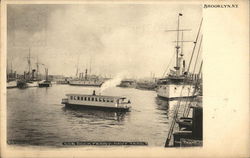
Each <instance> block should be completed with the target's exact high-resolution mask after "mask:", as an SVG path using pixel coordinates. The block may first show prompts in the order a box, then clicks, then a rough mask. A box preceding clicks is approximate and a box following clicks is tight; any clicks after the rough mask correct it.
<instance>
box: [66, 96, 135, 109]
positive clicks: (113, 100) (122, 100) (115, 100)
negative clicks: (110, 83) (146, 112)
mask: <svg viewBox="0 0 250 158" xmlns="http://www.w3.org/2000/svg"><path fill="white" fill-rule="evenodd" d="M66 96H67V98H64V99H62V104H65V106H66V107H71V108H86V109H96V110H108V111H123V112H126V111H129V110H130V108H131V107H130V106H128V104H130V103H131V102H130V100H126V97H118V96H104V95H96V94H95V91H93V94H92V95H86V94H66Z"/></svg>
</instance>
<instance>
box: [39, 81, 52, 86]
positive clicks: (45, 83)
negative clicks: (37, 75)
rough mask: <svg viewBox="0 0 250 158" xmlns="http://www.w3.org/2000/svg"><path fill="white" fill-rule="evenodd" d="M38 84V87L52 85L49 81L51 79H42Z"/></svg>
mask: <svg viewBox="0 0 250 158" xmlns="http://www.w3.org/2000/svg"><path fill="white" fill-rule="evenodd" d="M38 85H39V87H50V86H52V83H51V81H42V82H40V83H39V84H38Z"/></svg>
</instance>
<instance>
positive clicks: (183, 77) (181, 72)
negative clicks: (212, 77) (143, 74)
mask: <svg viewBox="0 0 250 158" xmlns="http://www.w3.org/2000/svg"><path fill="white" fill-rule="evenodd" d="M180 16H182V14H179V16H178V27H177V28H178V29H177V30H176V31H177V41H176V43H177V44H176V46H175V48H176V56H175V57H176V65H175V66H174V69H170V72H169V73H168V74H167V75H166V76H165V77H163V78H161V79H158V81H157V96H158V97H160V98H164V99H167V100H173V99H177V98H187V97H195V96H196V91H195V88H196V87H195V83H196V82H197V80H199V75H198V74H191V73H189V72H188V71H189V68H187V69H186V65H185V60H184V58H183V57H184V54H183V51H182V50H183V31H185V30H180V29H179V17H180ZM180 31H182V41H179V32H180ZM180 42H181V47H180V45H179V43H180ZM194 43H195V44H196V42H194ZM180 49H181V51H180Z"/></svg>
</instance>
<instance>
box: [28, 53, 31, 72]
mask: <svg viewBox="0 0 250 158" xmlns="http://www.w3.org/2000/svg"><path fill="white" fill-rule="evenodd" d="M28 66H29V75H30V69H31V61H30V48H29V56H28Z"/></svg>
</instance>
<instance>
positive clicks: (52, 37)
mask: <svg viewBox="0 0 250 158" xmlns="http://www.w3.org/2000/svg"><path fill="white" fill-rule="evenodd" d="M218 7H220V8H221V9H222V8H223V9H229V8H230V9H231V10H233V9H234V10H237V9H238V7H239V6H238V4H234V3H233V4H232V3H230V4H227V5H224V6H223V5H220V6H216V5H214V6H213V5H210V4H205V5H204V4H202V3H131V2H130V3H112V2H109V1H107V2H101V3H94V2H93V3H87V2H85V3H79V4H78V3H42V2H39V3H37V4H36V3H26V2H25V3H7V4H5V18H6V19H5V22H6V23H5V25H4V26H5V27H2V29H3V28H5V31H6V32H5V34H2V35H3V37H5V45H4V47H5V50H6V52H5V56H4V58H3V54H2V53H1V61H3V62H4V63H5V67H4V68H3V67H2V68H1V73H2V74H1V75H2V79H1V83H3V81H4V83H3V84H1V91H2V92H3V93H2V94H1V98H3V97H4V98H6V99H5V102H4V103H5V104H6V109H5V108H4V110H5V113H6V114H5V115H4V117H6V118H5V123H6V129H5V133H6V139H4V142H2V143H5V144H6V146H7V147H8V148H13V149H22V148H24V149H29V148H30V149H43V150H45V149H46V150H47V149H48V150H64V149H65V150H66V149H67V150H68V149H73V150H74V149H79V148H80V149H82V150H88V149H91V150H93V149H101V150H102V149H104V150H107V149H119V148H122V149H124V150H129V149H140V148H143V149H144V150H147V149H151V148H161V149H164V150H166V151H167V150H171V149H177V151H178V150H186V149H187V150H192V149H196V150H197V149H200V150H202V149H204V144H205V142H204V141H205V139H204V129H208V128H209V127H211V129H213V128H217V126H216V125H215V124H216V123H213V124H212V126H213V125H215V126H214V127H212V126H211V123H207V122H208V121H207V120H208V119H206V120H205V121H204V118H203V112H204V113H205V114H206V117H208V118H211V120H212V119H214V118H215V119H217V118H218V117H217V115H216V110H217V108H219V107H217V108H213V107H212V106H217V104H213V105H211V106H210V107H209V106H208V105H210V103H211V102H213V100H216V99H217V100H218V101H221V100H222V101H221V102H222V104H221V106H222V105H226V104H227V102H228V101H229V102H230V101H232V99H231V100H230V99H228V98H229V97H228V96H227V95H229V94H231V93H228V94H226V93H223V97H220V94H219V93H220V92H221V93H222V92H223V90H221V91H220V85H219V84H220V80H217V79H216V77H214V79H211V76H210V75H209V73H210V72H212V73H213V74H217V73H218V72H219V71H223V70H218V71H217V70H215V69H213V70H212V67H216V64H226V63H228V62H230V61H225V63H223V62H221V58H217V59H216V58H213V61H212V60H211V58H210V57H209V55H208V54H210V55H211V54H212V53H210V52H209V51H208V47H207V45H208V41H209V40H208V37H209V35H214V34H210V33H208V30H209V29H208V26H210V25H209V24H208V22H207V21H205V24H204V16H207V17H209V16H208V14H204V11H205V10H206V11H207V10H209V9H210V8H211V10H212V9H219V8H218ZM1 13H4V12H3V9H2V12H1ZM210 24H215V23H210ZM2 25H3V24H2ZM204 25H205V26H204ZM218 27H219V25H218ZM209 28H214V29H216V27H209ZM203 34H205V35H206V36H205V37H204V38H205V40H203ZM3 37H2V38H3ZM213 38H214V39H216V37H215V36H213ZM218 38H219V36H218ZM2 40H3V39H2ZM204 42H206V43H204ZM204 45H205V46H206V47H205V48H204ZM222 45H223V42H222ZM203 50H205V51H204V52H205V53H206V54H205V55H204V53H203ZM216 53H217V52H214V54H216ZM218 54H220V53H218ZM220 55H222V54H220ZM204 56H205V57H206V58H204ZM225 59H226V58H225ZM203 60H204V64H205V65H204V64H203ZM216 61H219V62H217V63H216ZM237 61H238V60H237V58H235V63H236V62H237ZM214 63H215V64H214ZM204 66H205V70H206V72H205V73H204V72H203V69H204ZM209 68H211V69H209ZM235 68H237V66H235ZM207 70H209V73H208V71H207ZM3 71H4V72H3ZM224 73H226V72H225V71H224ZM204 74H205V75H204ZM221 74H223V72H221ZM215 76H217V78H218V76H220V75H219V74H218V75H215ZM248 77H249V76H248ZM203 80H204V81H206V82H204V84H205V85H206V86H205V87H204V88H203V85H204V84H203ZM216 81H217V84H218V85H217V84H216V85H215V84H213V83H215V82H216ZM227 81H228V80H227ZM212 82H213V83H212ZM228 82H229V81H228ZM209 83H210V84H209ZM221 85H222V84H221ZM228 85H229V84H228ZM216 87H217V88H218V91H220V92H218V95H217V94H216V93H212V90H211V91H209V90H210V89H213V88H214V89H215V88H216ZM209 88H210V89H209ZM214 89H213V90H214ZM225 89H226V88H225ZM216 90H217V89H216ZM231 90H233V88H232V89H231ZM203 91H204V92H203ZM203 94H204V97H205V101H206V104H204V106H203V103H204V101H203V100H204V99H203ZM211 94H212V95H211ZM224 94H225V97H224ZM245 94H247V93H245ZM208 102H209V104H207V103H208ZM2 103H3V100H2V99H1V104H2ZM203 107H204V110H203ZM209 109H211V110H209ZM224 110H225V109H224ZM1 111H3V108H2V110H1ZM218 111H219V110H218ZM236 111H237V110H235V108H233V112H236ZM210 112H212V115H207V114H208V113H210ZM2 114H3V113H2ZM235 116H237V115H235ZM216 117H217V118H216ZM248 117H249V116H248ZM211 120H210V121H211ZM212 121H213V120H212ZM232 121H233V120H232ZM218 125H219V124H218ZM220 125H221V127H220V128H222V127H223V124H220ZM211 129H210V130H211ZM239 129H240V128H239ZM218 131H219V130H218ZM221 131H223V130H221ZM213 132H214V133H216V132H217V130H216V131H213ZM206 135H208V133H206ZM206 138H209V137H207V136H206ZM207 140H209V141H212V140H213V139H206V142H207ZM209 141H208V142H209ZM214 147H215V146H214ZM177 151H176V152H177ZM85 156H86V155H85ZM99 156H100V155H99Z"/></svg>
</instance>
